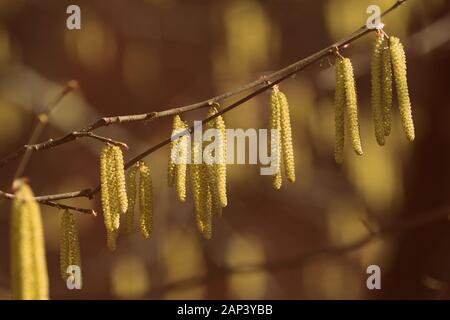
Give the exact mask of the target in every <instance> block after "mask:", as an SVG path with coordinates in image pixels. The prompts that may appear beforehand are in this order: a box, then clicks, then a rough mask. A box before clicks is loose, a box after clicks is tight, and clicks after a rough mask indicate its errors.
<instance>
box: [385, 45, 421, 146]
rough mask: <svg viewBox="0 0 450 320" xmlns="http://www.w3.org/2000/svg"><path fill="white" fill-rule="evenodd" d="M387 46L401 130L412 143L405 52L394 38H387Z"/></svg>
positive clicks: (412, 128)
mask: <svg viewBox="0 0 450 320" xmlns="http://www.w3.org/2000/svg"><path fill="white" fill-rule="evenodd" d="M389 46H390V52H391V59H392V69H393V71H394V72H393V73H394V79H395V85H396V89H397V99H398V106H399V109H400V115H401V118H402V123H403V130H404V131H405V134H406V137H407V138H408V140H409V141H413V140H414V138H415V133H414V122H413V118H412V111H411V101H410V99H409V90H408V79H407V71H406V55H405V51H404V49H403V45H402V44H401V43H400V40H399V39H398V38H396V37H390V38H389Z"/></svg>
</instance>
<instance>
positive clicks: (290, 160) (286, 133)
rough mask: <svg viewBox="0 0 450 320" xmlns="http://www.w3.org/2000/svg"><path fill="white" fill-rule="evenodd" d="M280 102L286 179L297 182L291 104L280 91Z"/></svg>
mask: <svg viewBox="0 0 450 320" xmlns="http://www.w3.org/2000/svg"><path fill="white" fill-rule="evenodd" d="M278 100H279V104H280V121H281V144H282V148H283V151H282V155H283V164H284V169H285V171H286V177H287V179H288V181H289V182H295V158H294V146H293V143H292V128H291V117H290V113H289V103H288V100H287V98H286V95H285V94H284V93H283V92H281V91H278Z"/></svg>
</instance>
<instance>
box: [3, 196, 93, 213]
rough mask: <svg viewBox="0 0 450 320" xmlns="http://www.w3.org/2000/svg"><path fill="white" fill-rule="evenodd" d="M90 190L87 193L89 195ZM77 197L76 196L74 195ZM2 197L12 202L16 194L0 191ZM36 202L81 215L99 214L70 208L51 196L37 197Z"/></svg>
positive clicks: (78, 208) (88, 210)
mask: <svg viewBox="0 0 450 320" xmlns="http://www.w3.org/2000/svg"><path fill="white" fill-rule="evenodd" d="M89 192H90V190H88V191H87V193H89ZM74 196H75V195H74ZM0 197H1V198H4V199H9V200H12V199H14V197H15V196H14V194H12V193H7V192H3V191H1V190H0ZM35 200H36V201H37V202H39V203H41V204H43V205H46V206H50V207H54V208H57V209H60V210H71V211H78V212H81V213H86V214H91V215H93V216H96V215H97V213H96V212H95V210H93V209H86V208H80V207H74V206H68V205H65V204H62V203H58V202H55V201H53V200H58V197H51V196H45V197H35Z"/></svg>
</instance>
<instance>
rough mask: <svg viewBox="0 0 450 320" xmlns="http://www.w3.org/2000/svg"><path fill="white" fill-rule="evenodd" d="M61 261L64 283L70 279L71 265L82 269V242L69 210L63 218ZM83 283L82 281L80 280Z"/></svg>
mask: <svg viewBox="0 0 450 320" xmlns="http://www.w3.org/2000/svg"><path fill="white" fill-rule="evenodd" d="M59 261H60V269H61V277H62V279H63V280H64V281H66V280H67V278H68V277H69V273H67V268H68V267H69V266H71V265H75V266H78V267H79V268H81V255H80V242H79V239H78V230H77V225H76V220H75V217H74V216H73V214H72V213H71V212H70V211H69V210H65V211H64V213H63V215H62V217H61V239H60V251H59ZM80 283H82V279H80Z"/></svg>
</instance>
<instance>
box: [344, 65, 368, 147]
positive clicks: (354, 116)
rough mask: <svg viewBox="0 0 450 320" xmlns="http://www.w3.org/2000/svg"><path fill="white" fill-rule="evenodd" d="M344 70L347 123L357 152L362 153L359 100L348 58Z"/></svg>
mask: <svg viewBox="0 0 450 320" xmlns="http://www.w3.org/2000/svg"><path fill="white" fill-rule="evenodd" d="M342 72H343V74H344V87H345V101H346V110H345V111H346V114H347V124H348V129H349V132H350V138H351V142H352V146H353V150H355V152H356V154H358V155H362V154H363V150H362V145H361V137H360V134H359V120H358V101H357V96H356V87H355V77H354V75H353V66H352V62H351V61H350V59H348V58H344V59H343V65H342Z"/></svg>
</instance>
